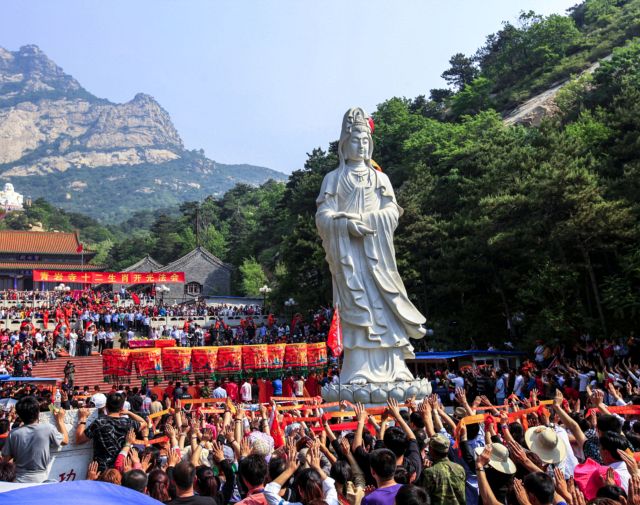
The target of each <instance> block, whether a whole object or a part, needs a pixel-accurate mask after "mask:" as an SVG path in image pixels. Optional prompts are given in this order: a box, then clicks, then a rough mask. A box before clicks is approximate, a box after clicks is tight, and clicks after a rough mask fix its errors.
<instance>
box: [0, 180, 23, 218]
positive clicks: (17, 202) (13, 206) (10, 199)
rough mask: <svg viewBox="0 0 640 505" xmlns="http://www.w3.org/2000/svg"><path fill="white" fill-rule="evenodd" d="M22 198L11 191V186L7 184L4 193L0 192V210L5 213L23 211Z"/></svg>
mask: <svg viewBox="0 0 640 505" xmlns="http://www.w3.org/2000/svg"><path fill="white" fill-rule="evenodd" d="M23 205H24V197H23V196H22V195H21V194H20V193H17V192H16V191H15V190H14V189H13V184H11V183H10V182H7V183H6V184H5V185H4V191H0V209H2V210H4V211H5V212H10V211H13V210H23Z"/></svg>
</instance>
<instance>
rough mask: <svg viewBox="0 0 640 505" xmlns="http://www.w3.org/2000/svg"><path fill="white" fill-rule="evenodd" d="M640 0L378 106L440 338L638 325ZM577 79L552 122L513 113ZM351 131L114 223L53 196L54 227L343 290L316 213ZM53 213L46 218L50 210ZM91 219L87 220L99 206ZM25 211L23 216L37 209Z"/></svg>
mask: <svg viewBox="0 0 640 505" xmlns="http://www.w3.org/2000/svg"><path fill="white" fill-rule="evenodd" d="M637 36H640V0H587V1H585V2H583V3H582V4H580V5H578V6H576V7H575V8H573V9H572V10H571V12H570V13H569V15H567V16H557V15H552V16H549V17H541V16H538V15H536V14H534V13H523V14H522V15H521V17H520V18H519V20H518V22H517V23H516V24H511V23H504V25H503V28H502V30H500V31H499V32H498V33H495V34H492V35H490V36H489V37H487V39H486V43H485V44H484V45H483V46H482V47H481V48H480V49H479V50H478V51H477V53H476V54H474V55H470V56H466V55H463V54H457V55H454V56H453V57H452V58H451V61H450V64H451V67H450V68H449V69H447V70H445V72H444V73H443V78H444V79H445V81H446V82H447V83H448V84H449V86H450V87H449V88H446V89H436V90H431V92H430V93H429V95H428V97H427V95H425V96H419V97H416V98H412V99H409V98H391V99H389V100H387V101H385V102H383V103H381V104H380V105H379V106H378V107H377V110H375V111H372V112H373V116H374V119H375V123H376V129H375V134H374V141H375V146H376V147H375V152H374V158H375V160H376V162H377V163H378V164H379V165H380V166H381V167H382V169H383V170H384V171H385V172H386V173H387V174H388V175H389V176H390V178H391V181H392V183H393V184H394V187H395V188H396V194H397V197H398V200H399V203H400V205H401V206H402V207H403V208H404V211H405V212H404V216H403V217H402V218H401V220H400V225H399V228H398V230H397V232H396V250H397V256H398V264H399V268H400V273H401V275H402V277H403V279H404V281H405V284H406V287H407V290H408V292H409V293H410V296H411V298H412V299H413V300H414V302H415V303H416V305H417V306H418V307H419V308H420V309H421V310H422V311H423V312H424V313H425V314H426V315H427V318H428V320H429V323H428V325H429V327H430V328H432V329H433V332H434V337H433V339H432V342H433V343H434V344H435V345H436V346H444V345H447V343H450V342H452V341H453V340H454V339H456V340H457V342H456V345H457V346H458V347H468V346H470V345H472V343H473V344H476V345H483V344H486V343H487V342H493V343H496V344H500V343H501V342H503V341H505V340H513V339H516V338H518V339H519V341H520V342H522V341H523V340H524V341H528V342H531V341H533V340H534V339H537V338H543V339H555V338H560V339H566V338H575V337H577V336H578V335H580V334H582V333H585V332H588V333H591V334H592V335H598V336H608V337H616V336H618V337H619V336H626V335H628V334H629V332H631V331H633V330H634V329H635V328H636V324H637V323H638V322H639V320H640V250H639V249H638V247H637V244H638V243H639V240H640V229H639V227H638V223H639V220H638V216H639V214H640V119H639V118H640V39H638V38H635V37H637ZM611 53H612V57H611V58H610V59H606V60H603V61H602V64H601V66H600V67H599V68H598V69H597V70H596V71H595V73H593V74H592V75H584V76H582V77H580V78H573V79H572V81H571V82H570V83H569V84H568V85H566V86H565V87H564V88H563V89H562V90H561V92H560V94H559V95H558V97H557V105H558V109H559V111H560V112H559V113H558V114H557V115H555V116H554V117H549V118H547V119H545V121H544V122H543V124H542V125H541V126H540V127H537V128H525V127H522V126H506V125H505V124H504V123H503V121H502V114H504V113H506V112H508V111H509V110H510V109H512V108H513V107H514V106H515V105H517V104H518V103H520V102H521V101H522V100H524V99H526V98H529V97H530V96H533V95H534V94H536V93H538V92H540V91H541V90H544V89H546V88H547V87H549V86H551V85H552V84H554V83H557V82H558V81H559V80H562V79H567V78H569V77H571V76H572V75H575V74H577V73H579V71H581V70H583V69H584V68H586V67H588V66H589V65H590V64H591V63H593V62H594V61H598V60H600V59H602V58H603V57H604V56H608V55H609V54H611ZM336 147H337V146H336V144H335V143H334V144H331V145H330V146H328V148H326V149H321V148H316V149H314V150H313V151H312V152H311V153H310V154H309V155H308V160H307V162H306V164H305V166H304V168H303V169H301V170H297V171H295V172H293V173H292V174H291V176H290V177H289V180H288V182H287V183H286V184H280V183H276V182H268V183H266V184H264V185H262V186H260V187H257V188H256V187H251V186H245V185H241V186H237V187H235V188H234V189H233V190H231V191H229V192H227V193H226V194H225V195H224V197H222V198H220V199H213V198H210V199H207V200H205V201H204V202H198V203H195V202H194V203H188V204H184V205H182V206H181V207H180V208H179V209H167V211H166V212H154V213H149V212H145V211H141V212H139V213H138V214H136V215H135V216H133V217H132V218H131V219H129V220H128V221H127V222H125V223H122V224H120V225H119V226H111V227H108V228H105V227H103V226H101V225H100V224H99V223H97V222H94V221H93V220H90V219H87V218H82V216H77V215H73V214H66V213H60V212H53V213H51V214H50V215H49V217H46V216H44V214H47V212H45V211H42V210H41V209H42V208H44V207H46V202H42V201H39V202H35V203H34V207H33V208H32V209H30V210H29V211H28V212H27V213H25V215H23V216H22V217H16V218H6V219H5V220H4V221H3V223H4V224H3V225H4V226H8V227H20V226H24V225H25V221H28V220H29V219H33V216H30V213H31V214H33V213H37V212H40V214H41V215H40V216H39V219H38V220H39V221H41V222H43V224H45V225H46V226H47V227H49V228H56V229H65V227H66V228H67V229H73V228H79V229H80V230H81V234H82V236H83V239H85V240H87V241H89V242H91V243H93V244H94V247H95V248H97V249H98V251H99V255H98V258H97V259H96V261H99V262H101V263H102V264H105V265H107V266H109V267H110V268H115V269H117V268H122V267H125V266H128V265H129V264H131V263H133V262H134V261H136V260H138V259H139V258H140V257H141V256H143V255H144V254H147V253H148V254H150V255H151V256H152V257H154V258H155V259H157V260H158V261H160V262H163V263H164V262H168V261H171V260H174V259H176V258H177V257H179V256H180V255H182V254H184V253H186V252H188V251H189V250H190V249H191V248H193V247H194V246H195V245H196V244H201V245H203V246H204V247H206V248H208V249H209V250H210V251H211V252H213V253H214V254H215V255H217V256H219V257H220V258H221V259H223V260H224V261H227V262H229V263H231V264H232V265H234V266H235V267H236V268H235V282H234V286H235V289H236V291H237V294H244V293H247V294H256V293H253V291H255V290H256V289H257V287H259V286H260V285H261V284H260V283H261V282H263V281H264V280H266V282H267V283H268V284H269V285H270V286H271V287H272V288H273V289H274V291H273V292H272V294H271V302H272V304H273V305H274V306H275V307H282V302H283V301H284V300H285V299H287V298H289V297H294V298H295V299H296V300H297V302H298V303H299V308H300V309H307V308H313V307H317V306H319V305H327V304H329V303H330V300H331V277H330V274H329V271H328V268H327V265H326V263H325V261H324V252H323V250H322V246H321V243H320V240H319V238H318V236H317V233H316V230H315V223H314V213H315V199H316V197H317V194H318V191H319V188H320V183H321V181H322V178H323V176H324V175H325V174H326V173H327V172H329V171H330V170H333V169H334V168H335V167H336V166H337V164H338V160H337V154H336ZM43 216H44V217H43ZM83 219H84V220H83ZM20 220H22V221H20Z"/></svg>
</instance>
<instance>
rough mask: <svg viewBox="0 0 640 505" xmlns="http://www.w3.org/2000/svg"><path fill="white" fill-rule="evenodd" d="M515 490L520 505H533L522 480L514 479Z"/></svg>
mask: <svg viewBox="0 0 640 505" xmlns="http://www.w3.org/2000/svg"><path fill="white" fill-rule="evenodd" d="M513 490H514V491H515V493H516V498H517V499H518V502H519V503H520V505H531V502H530V501H529V496H528V495H527V492H526V491H525V489H524V486H523V485H522V481H521V480H520V479H514V481H513Z"/></svg>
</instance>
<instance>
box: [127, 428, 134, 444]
mask: <svg viewBox="0 0 640 505" xmlns="http://www.w3.org/2000/svg"><path fill="white" fill-rule="evenodd" d="M135 443H136V432H135V431H134V430H133V428H131V429H130V430H129V431H128V432H127V444H128V445H133V444H135Z"/></svg>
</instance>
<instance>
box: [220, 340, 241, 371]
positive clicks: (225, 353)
mask: <svg viewBox="0 0 640 505" xmlns="http://www.w3.org/2000/svg"><path fill="white" fill-rule="evenodd" d="M216 371H217V372H218V373H223V374H237V373H239V372H241V371H242V346H241V345H225V346H222V347H218V367H217V370H216Z"/></svg>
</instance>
